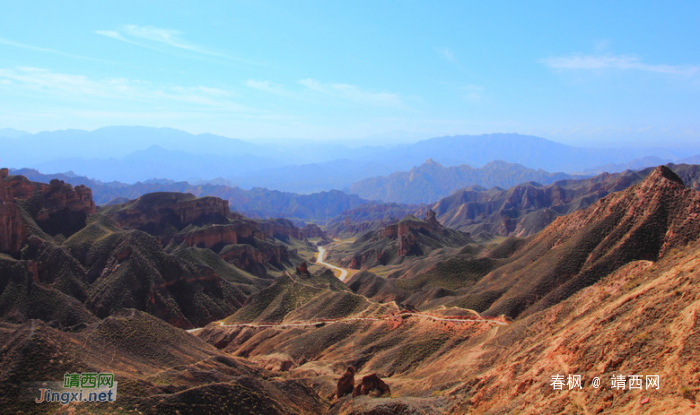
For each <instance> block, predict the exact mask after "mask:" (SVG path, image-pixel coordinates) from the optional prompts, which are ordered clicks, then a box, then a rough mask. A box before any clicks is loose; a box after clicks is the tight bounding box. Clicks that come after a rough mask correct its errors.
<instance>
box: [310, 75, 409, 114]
mask: <svg viewBox="0 0 700 415" xmlns="http://www.w3.org/2000/svg"><path fill="white" fill-rule="evenodd" d="M299 84H301V85H303V86H305V87H306V88H308V89H310V90H312V91H314V92H318V93H321V94H324V95H327V96H331V97H334V98H337V99H341V100H344V101H349V102H353V103H355V104H361V105H370V106H378V107H391V108H401V109H407V106H406V105H405V104H404V102H403V100H402V99H401V97H400V96H399V95H398V94H394V93H390V92H374V91H368V90H365V89H362V88H360V87H358V86H355V85H349V84H339V83H323V82H319V81H317V80H315V79H302V80H300V81H299Z"/></svg>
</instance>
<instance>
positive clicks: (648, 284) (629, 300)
mask: <svg viewBox="0 0 700 415" xmlns="http://www.w3.org/2000/svg"><path fill="white" fill-rule="evenodd" d="M699 265H700V245H699V244H698V242H697V241H696V242H693V243H691V244H690V245H688V246H683V247H680V246H679V247H678V248H676V249H674V250H673V251H672V252H669V253H667V254H666V255H665V256H664V257H663V258H662V259H660V260H659V261H656V262H650V261H643V260H641V261H633V262H630V263H628V264H627V265H626V266H623V267H621V268H619V269H618V270H617V271H615V272H613V273H611V274H610V275H608V276H606V277H604V278H603V279H601V280H600V281H599V282H598V283H596V284H594V285H592V286H590V287H588V288H585V289H583V290H581V291H580V292H578V293H577V294H575V295H574V296H572V297H570V298H569V299H567V300H565V301H563V302H561V303H560V304H558V305H556V306H553V307H551V308H549V309H547V310H544V311H541V312H537V313H534V314H532V315H530V316H529V317H527V318H524V319H522V320H520V321H517V322H515V323H513V324H511V325H510V326H509V327H508V328H506V329H503V330H499V333H498V335H496V336H494V337H493V338H491V339H487V340H486V341H485V342H483V344H481V345H480V346H479V351H480V353H479V354H478V356H477V357H476V359H474V360H472V361H471V362H470V364H469V365H461V368H462V369H463V372H462V378H461V379H460V382H459V383H458V384H457V385H455V386H454V387H453V388H451V389H450V390H448V391H447V393H448V395H449V396H450V397H451V398H452V399H453V401H454V402H456V403H457V405H456V406H455V407H454V408H453V409H452V410H451V411H450V412H449V413H451V414H455V415H456V414H463V413H474V414H487V413H488V414H491V413H509V412H515V411H517V412H518V413H523V414H541V413H610V414H629V413H650V414H651V413H668V414H692V413H696V412H697V409H695V408H696V403H697V399H698V393H699V389H700V388H699V387H698V382H699V380H700V376H699V375H698V362H699V361H700V352H699V351H700V347H699V346H700V335H699V333H700V318H699V317H698V310H700V300H699V299H700V288H699V287H700V278H699V277H698V273H697V269H698V266H699ZM463 356H464V355H460V354H453V355H450V356H445V361H444V364H445V365H448V364H453V365H459V362H460V361H462V360H463ZM424 369H425V371H424V373H425V374H426V376H430V372H431V371H435V368H431V367H425V368H424ZM569 374H571V375H579V376H581V378H582V390H576V389H578V388H576V389H575V390H569V388H568V386H567V385H566V379H567V377H568V375H569ZM554 375H562V376H564V379H565V380H564V382H565V385H564V388H563V390H561V391H560V390H553V387H552V385H551V383H552V377H553V376H554ZM613 375H615V376H620V375H622V376H623V379H625V381H626V383H625V388H624V390H620V389H618V390H614V389H612V387H611V386H612V383H611V379H612V377H613ZM633 375H637V376H639V377H640V378H641V379H642V385H641V388H640V389H631V388H630V387H629V386H630V385H631V383H630V382H629V380H630V379H631V376H633ZM647 375H649V376H654V375H658V376H659V387H658V389H657V388H654V387H647V379H646V377H647ZM594 377H597V378H599V379H600V381H601V384H600V388H599V389H596V388H594V387H593V386H592V382H593V378H594ZM430 381H431V380H430V378H429V377H427V378H426V383H430ZM694 411H695V412H694Z"/></svg>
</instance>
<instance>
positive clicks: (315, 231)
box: [299, 223, 327, 239]
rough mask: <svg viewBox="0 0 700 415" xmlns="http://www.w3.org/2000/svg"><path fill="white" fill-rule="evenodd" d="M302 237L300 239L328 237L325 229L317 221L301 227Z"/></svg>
mask: <svg viewBox="0 0 700 415" xmlns="http://www.w3.org/2000/svg"><path fill="white" fill-rule="evenodd" d="M299 236H300V238H299V239H304V238H324V239H325V238H326V237H327V236H326V233H325V232H323V229H321V227H320V226H318V225H316V224H315V223H309V224H308V225H306V226H304V227H303V228H301V231H300V235H299Z"/></svg>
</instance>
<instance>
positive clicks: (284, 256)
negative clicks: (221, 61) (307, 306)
mask: <svg viewBox="0 0 700 415" xmlns="http://www.w3.org/2000/svg"><path fill="white" fill-rule="evenodd" d="M2 172H3V176H2V181H0V196H1V197H2V199H1V200H2V204H0V207H2V208H3V209H2V210H1V213H3V214H4V215H3V218H4V219H3V221H2V222H0V237H1V238H0V242H2V243H0V248H2V251H4V253H0V270H2V271H3V272H2V273H1V274H0V317H1V318H4V319H5V320H7V321H12V322H16V323H22V322H25V321H27V320H29V319H32V318H39V319H41V320H43V321H46V322H50V323H51V324H52V325H54V326H57V327H64V328H68V327H73V326H77V325H80V324H85V323H89V322H91V321H94V320H95V319H96V318H105V317H107V316H109V315H112V314H114V313H116V312H118V311H119V310H120V309H123V308H134V309H138V310H141V311H146V312H148V313H150V314H152V315H155V316H158V317H160V318H162V319H163V320H165V321H167V322H169V323H171V324H173V325H176V326H179V327H185V328H191V327H194V326H203V325H206V324H207V323H209V322H211V321H214V320H219V319H222V318H224V317H226V316H228V315H231V314H233V313H234V312H235V311H236V310H237V309H238V308H240V307H241V306H242V305H243V304H244V303H245V301H246V299H247V298H248V297H249V296H250V295H251V294H253V293H254V292H257V291H258V290H260V289H261V288H264V287H266V286H268V285H269V284H271V283H272V277H273V275H270V273H272V274H276V273H281V272H282V271H283V270H284V269H287V268H289V269H293V268H294V267H295V264H298V263H300V262H302V259H301V258H300V257H299V256H298V254H297V249H307V250H310V248H309V247H308V245H309V243H308V242H304V241H300V240H299V238H304V237H306V236H305V235H311V234H314V235H318V236H321V237H322V236H323V233H322V231H320V229H318V228H317V227H309V228H306V229H303V230H300V229H299V228H296V227H295V226H294V225H293V224H292V223H291V222H289V221H285V220H274V221H260V222H256V221H253V220H250V219H248V218H245V217H243V216H241V215H237V214H231V213H230V211H229V209H228V205H227V202H226V201H224V200H221V199H218V198H214V197H205V198H196V197H195V196H193V195H188V194H178V193H157V194H149V195H146V196H144V197H142V198H139V199H137V200H134V201H129V202H126V203H124V204H121V205H115V206H111V207H110V208H109V209H104V210H101V213H95V206H94V203H93V202H92V199H91V198H90V189H89V188H86V187H84V186H77V187H76V188H75V189H74V188H73V187H71V186H70V185H66V184H64V183H63V182H61V181H58V180H53V181H52V182H51V183H50V184H49V185H45V184H41V183H34V182H31V181H29V180H27V179H26V178H24V177H22V176H8V175H7V174H6V173H7V169H5V170H3V171H2ZM59 232H62V233H59ZM319 232H320V233H319ZM67 236H68V238H67V239H66V237H67ZM292 246H294V248H291V247H292ZM8 254H9V255H8ZM13 256H14V257H13ZM292 261H294V263H293V262H292ZM246 270H248V271H251V272H253V273H254V274H255V275H254V274H251V273H249V272H247V271H246Z"/></svg>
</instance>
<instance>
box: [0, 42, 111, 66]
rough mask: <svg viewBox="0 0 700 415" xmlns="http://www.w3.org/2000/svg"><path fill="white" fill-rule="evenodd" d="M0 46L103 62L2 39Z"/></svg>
mask: <svg viewBox="0 0 700 415" xmlns="http://www.w3.org/2000/svg"><path fill="white" fill-rule="evenodd" d="M0 44H3V45H8V46H14V47H18V48H22V49H29V50H34V51H37V52H45V53H52V54H55V55H61V56H66V57H69V58H76V59H84V60H91V61H102V60H100V59H95V58H90V57H87V56H82V55H75V54H73V53H67V52H63V51H60V50H55V49H49V48H42V47H38V46H32V45H27V44H24V43H19V42H14V41H12V40H9V39H4V38H0Z"/></svg>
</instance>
